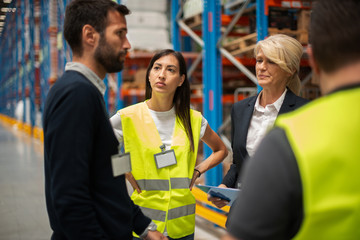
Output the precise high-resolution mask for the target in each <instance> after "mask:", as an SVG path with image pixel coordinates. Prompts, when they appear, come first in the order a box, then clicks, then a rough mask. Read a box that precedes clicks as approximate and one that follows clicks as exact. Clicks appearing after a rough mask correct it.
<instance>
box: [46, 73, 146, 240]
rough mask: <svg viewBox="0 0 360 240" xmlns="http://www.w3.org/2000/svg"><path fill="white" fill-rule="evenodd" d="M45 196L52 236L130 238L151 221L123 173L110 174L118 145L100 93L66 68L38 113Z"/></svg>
mask: <svg viewBox="0 0 360 240" xmlns="http://www.w3.org/2000/svg"><path fill="white" fill-rule="evenodd" d="M43 117H44V118H43V125H44V128H43V129H44V158H45V160H44V162H45V195H46V205H47V211H48V215H49V220H50V225H51V228H52V230H53V235H52V238H51V239H52V240H65V239H132V231H135V232H136V233H138V234H141V233H142V232H143V231H144V230H145V228H146V227H147V226H148V224H149V223H150V221H151V220H150V219H149V218H147V217H146V216H144V215H143V213H142V212H141V210H140V208H139V207H138V206H136V205H135V204H134V203H133V202H132V201H131V199H130V197H129V195H128V192H127V189H126V183H125V177H124V175H121V176H118V177H114V176H113V173H112V166H111V156H112V155H114V154H116V153H117V152H118V144H119V142H118V141H117V139H116V137H115V135H114V132H113V129H112V126H111V124H110V121H109V117H108V114H107V111H106V108H105V104H104V99H103V96H102V94H101V93H100V91H99V90H98V89H97V88H96V87H95V86H94V85H93V84H92V83H91V82H90V81H89V80H88V79H87V78H86V77H84V76H83V75H82V74H81V73H79V72H76V71H66V72H65V73H64V75H63V76H62V77H61V78H60V79H59V80H58V81H57V82H56V83H55V84H54V85H53V87H52V88H51V89H50V92H49V94H48V96H47V99H46V103H45V110H44V114H43Z"/></svg>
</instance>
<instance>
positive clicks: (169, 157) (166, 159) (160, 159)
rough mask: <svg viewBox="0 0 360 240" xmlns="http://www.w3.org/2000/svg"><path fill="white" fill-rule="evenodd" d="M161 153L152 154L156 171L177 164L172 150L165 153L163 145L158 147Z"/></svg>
mask: <svg viewBox="0 0 360 240" xmlns="http://www.w3.org/2000/svg"><path fill="white" fill-rule="evenodd" d="M160 149H161V153H157V154H154V158H155V163H156V167H157V168H158V169H160V168H163V167H168V166H171V165H174V164H176V163H177V161H176V156H175V151H174V149H171V150H167V151H165V145H164V144H163V145H161V146H160Z"/></svg>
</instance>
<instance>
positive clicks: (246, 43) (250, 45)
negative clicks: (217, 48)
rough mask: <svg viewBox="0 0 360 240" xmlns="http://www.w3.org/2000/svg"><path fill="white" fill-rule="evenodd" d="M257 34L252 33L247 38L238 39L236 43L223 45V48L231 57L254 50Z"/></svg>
mask: <svg viewBox="0 0 360 240" xmlns="http://www.w3.org/2000/svg"><path fill="white" fill-rule="evenodd" d="M256 40H257V34H256V33H251V34H249V35H246V36H245V37H240V38H237V39H236V40H234V41H231V42H228V43H225V44H223V47H224V48H225V49H226V50H228V51H229V52H230V53H231V55H233V56H235V55H239V54H243V53H246V52H249V51H252V50H254V48H255V46H256Z"/></svg>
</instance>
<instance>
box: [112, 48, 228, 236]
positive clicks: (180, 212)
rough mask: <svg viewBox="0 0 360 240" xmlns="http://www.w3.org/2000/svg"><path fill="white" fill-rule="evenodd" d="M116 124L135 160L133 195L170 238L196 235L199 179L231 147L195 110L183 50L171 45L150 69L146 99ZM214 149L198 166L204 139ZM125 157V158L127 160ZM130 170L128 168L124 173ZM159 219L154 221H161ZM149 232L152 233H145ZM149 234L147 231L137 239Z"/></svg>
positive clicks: (122, 112) (120, 114) (122, 114)
mask: <svg viewBox="0 0 360 240" xmlns="http://www.w3.org/2000/svg"><path fill="white" fill-rule="evenodd" d="M111 123H112V125H113V127H114V131H115V134H116V136H117V137H118V139H119V141H120V142H121V143H123V144H124V150H125V154H124V155H122V156H119V157H118V159H122V160H121V161H123V162H122V163H121V164H119V168H120V169H121V168H125V166H127V165H128V164H127V163H128V162H129V161H131V173H127V174H126V176H127V179H128V180H129V182H130V183H131V185H132V186H133V188H134V189H135V190H136V191H134V192H133V194H132V196H131V198H132V200H133V201H134V203H135V204H137V205H139V206H140V208H141V210H142V211H143V213H144V214H145V215H147V216H148V217H150V218H151V219H152V220H153V223H155V224H156V226H157V227H154V226H153V227H151V226H150V227H149V230H150V231H151V230H155V229H156V228H157V230H158V231H160V232H162V233H164V235H166V236H168V237H169V239H182V240H185V239H186V240H187V239H194V230H195V198H194V196H193V195H192V193H191V191H190V190H191V189H192V187H193V185H194V183H195V180H196V179H197V178H198V177H200V175H201V174H202V173H204V172H206V171H207V170H209V169H211V168H213V167H215V166H216V165H218V164H219V163H221V162H222V160H223V159H224V158H225V157H226V156H227V149H226V147H225V145H224V143H223V142H222V141H221V139H220V138H219V136H218V135H217V134H216V133H215V132H214V131H213V130H212V129H211V127H210V126H209V124H208V123H207V121H206V119H204V117H203V116H202V115H201V113H200V112H198V111H195V110H193V109H190V84H189V81H188V78H187V70H186V63H185V60H184V57H183V56H182V54H181V53H180V52H176V51H174V50H170V49H166V50H162V51H160V52H158V53H157V54H155V55H154V57H153V58H152V59H151V61H150V64H149V66H148V68H147V72H146V101H144V102H141V103H138V104H135V105H132V106H129V107H126V108H124V109H121V110H120V111H118V112H117V114H115V115H114V116H113V117H112V118H111ZM200 140H202V141H203V142H204V143H206V144H207V145H208V146H209V147H210V148H211V149H212V151H213V153H212V154H211V155H210V156H209V157H208V158H207V159H205V160H204V161H202V162H201V163H200V164H199V165H197V166H195V163H196V157H197V152H198V146H199V141H200ZM124 159H125V160H124ZM124 171H127V170H126V169H123V172H124ZM155 224H153V225H155ZM145 234H146V233H145ZM138 237H141V238H143V237H144V236H143V234H141V235H140V236H137V235H136V234H134V239H139V238H138Z"/></svg>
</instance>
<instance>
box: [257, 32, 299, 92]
mask: <svg viewBox="0 0 360 240" xmlns="http://www.w3.org/2000/svg"><path fill="white" fill-rule="evenodd" d="M260 49H261V50H262V52H263V53H264V55H265V56H266V57H267V58H268V59H269V60H271V61H272V62H274V63H276V64H277V65H278V66H279V67H280V68H281V69H283V70H284V71H286V72H288V73H290V74H291V77H290V78H289V79H287V81H286V86H287V87H288V88H289V89H290V90H291V91H292V92H294V93H295V94H296V95H299V93H300V88H301V82H300V78H299V75H298V74H299V68H300V60H301V56H302V54H303V47H302V45H301V43H299V42H298V41H297V40H296V39H295V38H292V37H290V36H287V35H284V34H276V35H273V36H270V37H268V38H266V39H264V40H262V41H259V42H258V43H257V44H256V46H255V49H254V54H255V57H256V55H257V54H258V53H259V50H260Z"/></svg>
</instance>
